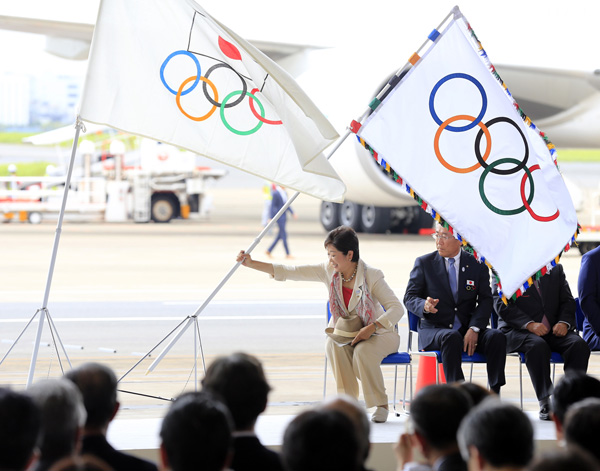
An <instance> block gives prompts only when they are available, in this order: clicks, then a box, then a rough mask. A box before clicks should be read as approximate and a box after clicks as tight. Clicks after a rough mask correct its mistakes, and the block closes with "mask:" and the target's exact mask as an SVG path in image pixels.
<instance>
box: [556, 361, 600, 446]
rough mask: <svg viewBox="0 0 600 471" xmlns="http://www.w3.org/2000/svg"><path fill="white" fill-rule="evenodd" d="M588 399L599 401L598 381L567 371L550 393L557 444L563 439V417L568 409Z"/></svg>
mask: <svg viewBox="0 0 600 471" xmlns="http://www.w3.org/2000/svg"><path fill="white" fill-rule="evenodd" d="M590 397H595V398H598V399H600V381H599V380H597V379H596V378H594V377H593V376H590V375H588V374H586V373H584V372H583V371H569V372H568V373H567V374H566V375H564V376H563V377H562V378H561V379H560V380H559V381H558V382H557V383H556V386H555V387H554V392H553V393H552V420H553V421H554V427H555V428H556V441H557V442H559V443H560V442H562V441H563V439H564V424H565V417H566V415H567V412H568V410H569V409H570V407H571V406H572V405H573V404H575V403H577V402H580V401H583V400H584V399H588V398H590Z"/></svg>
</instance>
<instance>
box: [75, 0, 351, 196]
mask: <svg viewBox="0 0 600 471" xmlns="http://www.w3.org/2000/svg"><path fill="white" fill-rule="evenodd" d="M249 8H253V7H251V6H249ZM80 117H81V119H83V120H85V121H89V122H92V123H98V124H106V125H108V126H111V127H114V128H116V129H119V130H122V131H125V132H129V133H133V134H138V135H141V136H146V137H150V138H152V139H155V140H158V141H162V142H166V143H169V144H173V145H176V146H178V147H182V148H185V149H188V150H191V151H193V152H196V153H198V154H200V155H204V156H206V157H209V158H211V159H214V160H218V161H221V162H224V163H226V164H228V165H230V166H232V167H237V168H239V169H242V170H244V171H246V172H248V173H251V174H254V175H257V176H260V177H263V178H265V179H267V180H271V181H273V182H276V183H279V184H281V185H284V186H286V187H289V188H291V189H294V190H297V191H301V192H304V193H307V194H310V195H312V196H315V197H317V198H320V199H324V200H330V201H341V200H342V199H343V194H344V192H345V186H344V184H343V183H342V181H341V180H340V179H339V177H338V176H337V174H336V172H335V170H333V168H332V167H331V165H330V164H329V162H328V161H327V159H326V158H325V157H324V156H323V154H322V153H321V152H322V151H323V150H324V149H325V148H326V147H327V146H328V145H329V144H331V143H332V142H333V141H334V140H335V139H337V137H338V134H337V132H336V131H335V129H334V128H333V127H332V125H331V124H330V123H329V122H328V121H327V119H326V118H325V117H324V116H323V114H322V113H321V112H320V111H319V110H318V109H317V107H316V106H315V105H314V104H313V103H312V101H311V100H310V99H309V98H308V96H307V95H306V94H305V93H304V92H303V91H302V90H301V89H300V87H299V86H298V84H297V83H296V82H295V81H294V80H293V79H292V78H291V77H290V76H289V75H288V74H287V73H286V72H284V71H283V70H282V69H281V68H280V67H279V66H278V65H277V64H275V63H274V62H273V61H271V60H270V59H269V58H267V57H266V56H265V55H264V54H262V53H261V52H260V51H258V50H257V49H256V48H255V47H253V46H252V45H250V44H249V43H248V42H246V41H245V40H243V39H242V38H240V37H239V36H237V35H236V34H235V33H234V32H232V31H231V30H229V29H228V28H227V27H225V26H224V25H222V24H220V23H219V22H217V21H216V20H214V19H213V18H211V17H210V15H208V13H206V12H205V11H204V10H203V9H202V8H201V7H200V6H198V5H197V4H196V3H194V2H193V1H191V0H169V1H164V0H127V1H122V0H103V1H102V3H101V5H100V10H99V14H98V20H97V23H96V28H95V31H94V39H93V42H92V49H91V53H90V59H89V66H88V70H87V77H86V83H85V87H84V92H83V96H82V102H81V107H80Z"/></svg>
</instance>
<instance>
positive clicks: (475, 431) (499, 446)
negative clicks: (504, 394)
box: [458, 397, 534, 467]
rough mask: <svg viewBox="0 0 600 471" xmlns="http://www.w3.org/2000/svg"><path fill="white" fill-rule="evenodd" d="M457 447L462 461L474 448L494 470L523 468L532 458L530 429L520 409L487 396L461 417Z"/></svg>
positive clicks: (531, 431)
mask: <svg viewBox="0 0 600 471" xmlns="http://www.w3.org/2000/svg"><path fill="white" fill-rule="evenodd" d="M458 444H459V445H460V451H461V454H462V457H463V459H464V460H465V461H468V458H469V447H471V446H474V447H475V448H477V450H478V451H479V454H480V455H481V456H482V457H483V458H484V459H485V460H486V461H487V462H488V463H490V464H491V465H492V466H494V467H504V466H515V467H517V466H518V467H525V466H527V465H528V464H529V462H530V461H531V459H532V458H533V450H534V441H533V426H532V425H531V421H530V420H529V417H527V416H526V415H525V413H524V412H523V411H522V410H520V409H518V408H517V407H515V406H513V405H511V404H506V403H503V402H500V401H499V400H498V399H496V398H493V397H491V398H489V399H486V400H485V401H483V402H482V403H481V404H480V405H478V406H477V407H475V408H474V409H472V410H471V412H469V413H468V414H467V416H466V417H465V418H464V420H463V421H462V424H461V425H460V427H459V429H458Z"/></svg>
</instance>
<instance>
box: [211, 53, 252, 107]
mask: <svg viewBox="0 0 600 471" xmlns="http://www.w3.org/2000/svg"><path fill="white" fill-rule="evenodd" d="M220 67H225V68H226V69H229V70H231V71H232V72H233V73H234V74H235V75H237V76H238V77H239V79H240V80H241V81H242V91H241V92H240V95H241V96H240V97H239V98H238V99H237V100H235V101H234V102H233V103H229V104H228V105H225V106H226V107H227V108H231V107H233V106H235V105H239V104H240V103H241V102H242V100H243V99H244V97H245V96H246V92H247V91H248V85H246V81H245V80H244V79H243V78H242V76H241V75H240V74H238V73H237V72H236V71H235V69H234V68H233V67H231V66H230V65H227V64H225V63H219V64H215V65H213V66H212V67H211V68H210V69H208V70H207V71H206V75H205V77H206V78H208V76H209V75H210V74H211V73H212V72H213V71H214V70H216V69H218V68H220ZM202 90H204V96H205V97H206V99H207V100H208V101H210V102H211V103H212V104H213V105H216V106H221V105H222V104H221V103H219V102H217V101H215V100H213V99H212V98H211V97H210V96H209V95H208V91H207V90H206V82H204V83H203V84H202Z"/></svg>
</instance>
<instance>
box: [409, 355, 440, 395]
mask: <svg viewBox="0 0 600 471" xmlns="http://www.w3.org/2000/svg"><path fill="white" fill-rule="evenodd" d="M436 363H437V362H436V359H435V358H434V357H426V356H419V372H418V374H417V385H416V386H415V392H419V390H420V389H421V388H424V387H425V386H428V385H430V384H435V365H436ZM439 369H440V384H441V383H445V382H446V376H444V368H443V365H442V364H441V363H440V365H439Z"/></svg>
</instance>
